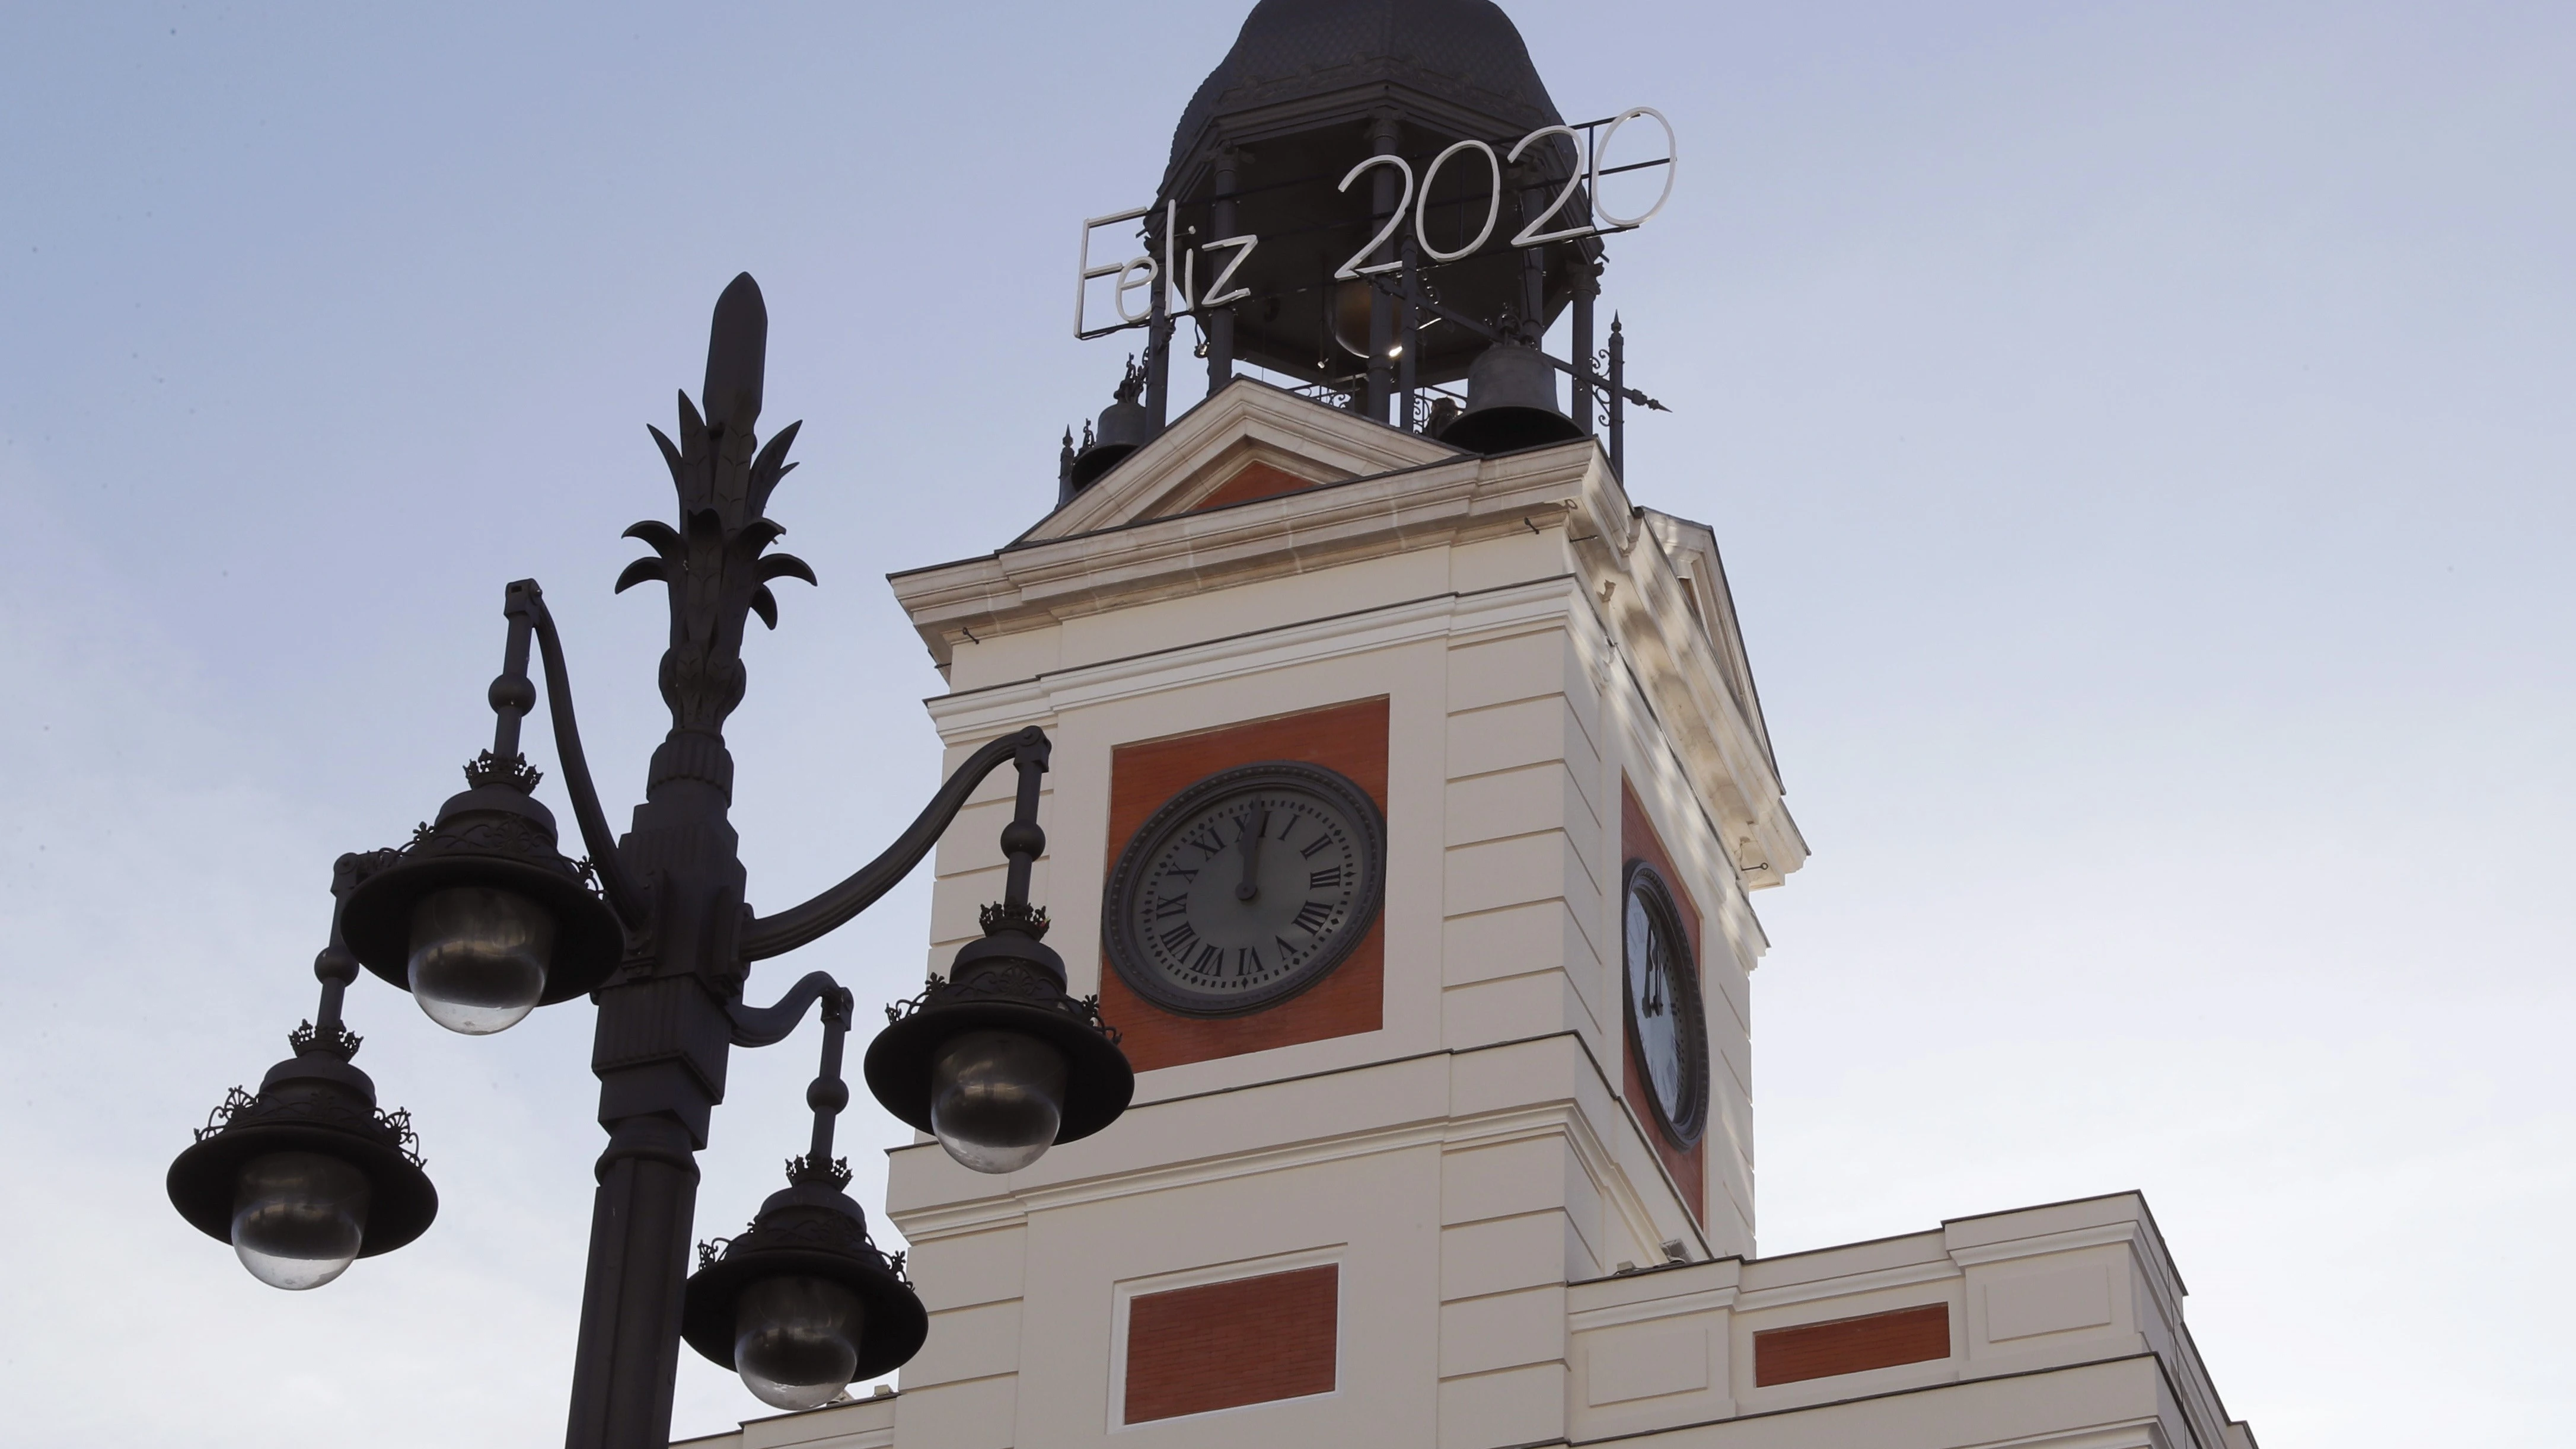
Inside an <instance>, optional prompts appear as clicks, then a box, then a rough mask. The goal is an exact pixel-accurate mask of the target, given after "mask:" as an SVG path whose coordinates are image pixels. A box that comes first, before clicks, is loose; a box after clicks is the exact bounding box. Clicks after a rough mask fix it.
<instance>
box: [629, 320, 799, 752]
mask: <svg viewBox="0 0 2576 1449" xmlns="http://www.w3.org/2000/svg"><path fill="white" fill-rule="evenodd" d="M768 341H769V311H768V308H767V307H766V306H765V305H764V304H763V303H762V301H761V297H760V286H759V284H758V283H756V282H754V281H753V280H752V279H751V274H750V273H749V272H745V273H743V274H742V275H740V276H737V277H735V278H734V279H733V282H732V284H731V285H730V286H728V287H726V288H725V290H724V295H723V296H722V297H719V298H718V299H717V301H716V315H715V324H714V327H713V328H712V330H711V332H710V335H709V337H708V339H707V380H706V386H705V388H704V390H703V393H702V397H703V400H704V401H705V404H706V411H705V413H704V414H703V415H702V414H700V412H699V411H698V409H697V408H696V407H694V406H692V405H691V404H690V402H689V395H688V394H687V393H685V392H684V393H681V394H680V423H679V429H680V440H679V442H677V443H676V444H675V443H673V442H672V441H671V439H670V437H669V436H668V435H667V434H665V433H664V432H663V431H662V430H661V429H660V428H648V429H647V430H648V431H649V432H651V433H652V434H653V441H654V442H655V443H658V444H660V445H661V449H662V460H663V461H664V462H665V463H667V464H669V465H670V469H671V485H672V487H673V488H674V489H675V490H676V491H677V492H678V494H679V503H680V526H679V527H678V528H676V529H675V528H673V527H672V526H671V525H669V524H667V523H663V522H661V521H660V520H658V519H649V518H648V519H646V520H644V521H643V522H641V523H638V524H636V525H634V526H633V527H631V528H629V529H627V530H626V536H627V537H629V538H635V539H641V540H643V541H644V542H645V543H646V544H648V545H650V546H651V547H652V549H653V553H654V556H653V557H651V558H640V559H637V560H636V561H635V562H633V563H631V564H628V565H627V566H626V571H625V572H624V573H621V574H619V575H618V576H617V590H618V592H620V593H623V592H625V591H626V590H627V589H629V588H632V587H633V586H635V585H636V584H640V583H644V582H646V581H648V580H657V581H659V582H660V583H662V584H663V585H664V586H666V587H667V588H668V589H669V590H670V599H671V647H670V649H669V651H668V652H666V653H665V654H663V656H662V677H661V678H662V698H663V700H664V702H666V703H668V704H669V705H670V707H671V726H672V728H674V729H684V730H706V731H710V732H712V731H716V730H720V729H722V728H723V725H724V721H725V717H726V716H727V715H730V714H731V713H733V711H734V707H735V706H736V705H739V704H740V703H742V695H743V686H744V675H743V666H742V635H743V629H744V627H745V618H746V616H747V615H749V614H758V615H759V616H760V622H761V623H763V624H765V625H767V626H769V627H770V628H772V629H775V628H777V627H778V599H777V596H776V595H774V594H772V593H771V592H770V589H769V585H770V582H771V581H772V580H774V579H782V578H787V579H803V580H804V581H805V582H807V583H809V584H810V583H813V582H814V581H815V580H814V570H813V569H812V568H811V567H809V566H808V565H807V564H806V562H805V561H804V560H803V559H800V558H798V557H797V556H796V555H794V554H791V553H778V554H773V553H770V552H768V549H769V546H770V544H772V543H774V542H776V541H777V540H778V537H779V535H781V534H783V533H785V532H786V531H787V530H786V529H785V528H784V527H783V526H781V525H780V524H778V523H777V522H776V521H774V520H772V519H770V518H768V517H767V516H765V511H766V510H767V508H768V506H769V495H770V493H771V492H772V491H773V490H775V489H776V488H777V487H778V483H779V480H780V479H782V478H785V477H786V476H787V475H788V474H789V473H790V472H793V471H794V470H795V468H796V465H795V464H793V463H790V462H788V461H787V450H788V448H789V447H791V446H793V445H794V443H795V441H796V430H797V429H798V428H801V427H803V426H804V424H803V423H801V422H800V423H789V424H788V425H787V426H786V427H783V428H781V429H779V430H778V434H777V436H775V437H773V438H771V439H770V440H769V446H767V447H765V448H762V447H759V446H758V444H759V438H758V435H757V434H756V433H755V432H754V431H753V425H754V424H755V423H756V422H757V421H758V420H759V418H760V394H761V374H762V367H763V357H764V355H765V353H766V351H767V348H768ZM755 450H756V451H755Z"/></svg>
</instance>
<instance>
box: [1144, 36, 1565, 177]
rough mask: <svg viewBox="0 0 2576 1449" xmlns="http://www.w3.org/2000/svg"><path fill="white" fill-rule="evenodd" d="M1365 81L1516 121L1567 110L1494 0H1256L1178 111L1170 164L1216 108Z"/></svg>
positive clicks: (1526, 122) (1223, 112) (1243, 107)
mask: <svg viewBox="0 0 2576 1449" xmlns="http://www.w3.org/2000/svg"><path fill="white" fill-rule="evenodd" d="M1362 86H1401V87H1404V88H1406V89H1409V90H1412V91H1415V92H1418V93H1420V94H1422V95H1425V96H1428V97H1431V98H1433V99H1436V100H1440V101H1446V102H1448V103H1450V104H1451V105H1454V106H1457V107H1459V108H1461V109H1463V110H1465V111H1468V112H1470V113H1475V114H1479V115H1484V116H1490V117H1492V118H1493V119H1495V120H1497V121H1500V122H1502V123H1503V124H1504V125H1505V126H1507V127H1509V128H1512V129H1514V130H1516V131H1530V130H1535V129H1537V128H1538V127H1540V126H1547V125H1554V124H1556V123H1557V122H1559V121H1561V120H1562V119H1563V117H1561V116H1559V115H1558V114H1557V111H1556V104H1555V103H1554V102H1553V101H1550V100H1549V99H1548V96H1547V87H1546V86H1545V85H1543V84H1541V83H1540V81H1539V78H1538V69H1537V67H1535V66H1533V65H1531V64H1530V58H1529V47H1528V46H1526V45H1523V44H1522V43H1521V33H1520V31H1519V30H1517V29H1515V28H1513V25H1512V22H1511V18H1510V17H1509V16H1507V15H1505V14H1503V12H1502V9H1501V7H1499V6H1497V5H1495V4H1494V3H1493V0H1261V3H1260V4H1258V5H1256V6H1254V7H1253V10H1252V14H1251V15H1250V16H1248V17H1246V18H1245V20H1244V22H1243V33H1242V34H1241V35H1238V36H1236V37H1235V41H1234V48H1233V49H1232V50H1229V51H1227V52H1226V55H1225V59H1224V60H1222V61H1220V62H1218V63H1217V67H1216V69H1215V70H1212V71H1210V72H1208V78H1207V79H1206V80H1205V81H1203V82H1201V83H1200V85H1199V89H1198V94H1196V95H1194V96H1192V97H1190V104H1189V108H1188V109H1187V110H1184V111H1183V112H1181V124H1180V125H1179V127H1178V128H1176V129H1175V130H1174V131H1173V132H1172V158H1171V165H1172V169H1174V170H1175V171H1177V170H1178V169H1179V168H1180V166H1181V165H1182V163H1183V160H1184V158H1186V157H1187V156H1188V155H1189V154H1190V152H1191V150H1192V148H1193V147H1194V146H1196V145H1197V143H1198V142H1199V140H1200V139H1201V137H1202V135H1203V134H1204V133H1205V131H1206V129H1207V127H1208V126H1209V124H1210V123H1212V122H1214V121H1215V120H1217V119H1218V118H1220V117H1223V116H1232V115H1237V114H1240V113H1242V112H1246V111H1252V110H1257V109H1261V108H1265V107H1269V106H1274V105H1279V104H1281V103H1284V102H1295V101H1301V100H1306V99H1309V98H1312V97H1316V96H1321V95H1326V94H1329V93H1332V92H1337V91H1346V90H1351V89H1354V88H1356V87H1362Z"/></svg>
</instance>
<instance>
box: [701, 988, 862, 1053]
mask: <svg viewBox="0 0 2576 1449" xmlns="http://www.w3.org/2000/svg"><path fill="white" fill-rule="evenodd" d="M826 998H831V999H829V1000H826ZM817 1001H821V1002H823V1003H824V1005H823V1016H824V1019H825V1020H826V1021H829V1020H830V1019H831V1018H832V1017H833V1016H834V1015H835V1014H836V1013H837V1014H838V1015H839V1017H840V1021H841V1025H842V1026H843V1027H845V1028H846V1027H847V1026H848V1025H849V1024H850V1012H851V1010H852V1005H851V999H850V993H849V992H848V991H846V990H844V989H842V986H841V983H840V982H838V981H835V980H833V979H832V973H831V972H829V971H808V972H806V973H805V974H804V975H803V976H802V977H800V978H798V979H797V982H796V984H795V985H793V986H790V987H788V988H787V994H786V995H785V996H782V997H780V998H778V1002H777V1004H776V1005H774V1006H748V1005H745V1004H744V1003H743V1001H742V999H741V998H740V997H736V998H734V999H733V1000H732V1001H729V1002H727V1003H725V1015H726V1016H728V1017H730V1018H732V1021H733V1044H734V1045H735V1046H745V1047H765V1046H776V1045H777V1044H778V1043H780V1042H782V1041H785V1040H787V1038H788V1037H789V1036H790V1035H791V1034H793V1033H794V1032H795V1030H796V1028H797V1027H798V1026H801V1025H803V1024H804V1021H805V1009H806V1008H807V1007H810V1006H812V1005H813V1004H814V1003H815V1002H817Z"/></svg>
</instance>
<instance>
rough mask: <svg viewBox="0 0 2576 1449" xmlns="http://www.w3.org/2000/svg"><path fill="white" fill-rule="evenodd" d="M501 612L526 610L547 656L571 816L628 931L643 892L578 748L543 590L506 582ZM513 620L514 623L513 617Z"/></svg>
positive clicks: (637, 924) (551, 712)
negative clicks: (624, 857) (629, 869)
mask: <svg viewBox="0 0 2576 1449" xmlns="http://www.w3.org/2000/svg"><path fill="white" fill-rule="evenodd" d="M501 611H502V612H503V613H505V614H511V615H517V614H521V613H525V614H526V615H527V616H528V619H529V622H530V623H531V624H533V625H534V626H535V628H536V634H537V645H538V652H539V653H541V654H543V655H544V656H545V666H546V714H547V715H548V717H549V718H551V719H552V720H553V721H554V727H555V758H556V760H557V761H558V762H560V763H561V764H562V766H563V775H564V781H563V782H564V791H565V793H567V794H569V795H571V796H572V815H573V819H574V820H575V821H576V822H578V823H579V824H580V826H581V839H582V844H583V845H585V846H587V847H588V848H589V850H590V864H591V868H592V869H593V870H595V871H597V872H599V888H600V891H601V893H602V894H604V895H605V896H607V897H608V908H609V909H610V910H612V911H615V912H616V913H617V919H619V920H620V921H623V922H625V923H626V928H627V929H628V930H630V931H634V930H641V929H643V926H644V923H645V921H646V919H647V917H648V912H647V910H646V907H645V903H644V892H643V891H642V890H641V889H640V888H639V887H638V886H637V885H636V883H635V877H634V876H632V875H630V874H628V872H627V869H626V862H625V861H623V860H621V859H619V857H618V854H617V836H616V834H615V832H613V831H611V830H610V829H609V828H608V816H607V815H606V814H605V813H604V812H602V811H601V810H600V808H599V788H598V786H596V785H594V784H592V783H591V778H590V762H589V760H587V759H586V758H584V757H583V755H582V752H581V726H580V724H579V723H578V722H576V721H575V720H574V718H573V712H572V679H571V677H570V675H568V674H567V673H566V671H565V669H564V657H563V640H562V639H561V638H560V637H558V636H557V635H556V633H555V616H554V614H553V612H552V611H551V610H549V609H547V608H546V596H545V591H544V590H542V589H540V588H538V587H537V581H536V580H535V579H521V580H519V581H518V582H517V583H514V584H512V585H510V591H509V597H508V601H507V602H505V603H504V604H503V605H502V610H501ZM514 622H515V621H514Z"/></svg>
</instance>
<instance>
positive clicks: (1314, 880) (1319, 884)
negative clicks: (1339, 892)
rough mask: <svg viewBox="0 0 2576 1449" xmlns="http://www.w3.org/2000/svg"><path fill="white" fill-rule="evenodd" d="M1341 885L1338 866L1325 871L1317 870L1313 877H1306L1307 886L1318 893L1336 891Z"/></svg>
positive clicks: (1340, 871) (1340, 873) (1340, 872)
mask: <svg viewBox="0 0 2576 1449" xmlns="http://www.w3.org/2000/svg"><path fill="white" fill-rule="evenodd" d="M1341 883H1342V868H1341V867H1340V866H1338V865H1337V866H1333V867H1331V868H1330V869H1327V870H1319V871H1317V872H1315V873H1314V874H1313V875H1310V876H1308V877H1306V884H1307V886H1308V887H1309V888H1311V889H1314V890H1319V891H1327V890H1333V889H1336V888H1338V887H1339V886H1340V885H1341Z"/></svg>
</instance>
